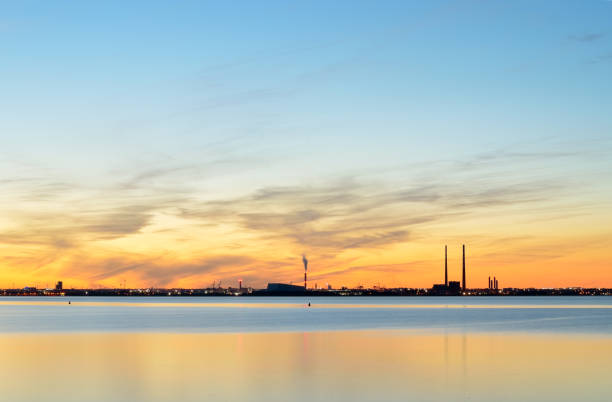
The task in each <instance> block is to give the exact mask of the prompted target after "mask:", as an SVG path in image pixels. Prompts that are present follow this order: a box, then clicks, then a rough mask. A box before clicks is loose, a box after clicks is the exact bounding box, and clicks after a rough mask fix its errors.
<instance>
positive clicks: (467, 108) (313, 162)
mask: <svg viewBox="0 0 612 402" xmlns="http://www.w3.org/2000/svg"><path fill="white" fill-rule="evenodd" d="M0 52H1V56H0V76H1V77H2V79H1V80H0V92H1V93H2V96H0V137H1V139H2V143H3V146H2V150H0V163H1V168H2V177H1V178H0V179H2V180H4V181H3V182H4V183H6V189H5V195H4V198H3V200H2V202H3V203H5V204H6V205H12V206H15V205H18V204H19V203H21V202H23V197H25V198H27V199H29V200H32V199H36V203H35V204H36V205H32V206H31V207H32V208H33V209H35V208H40V209H41V210H44V211H48V210H52V211H56V210H58V209H59V210H61V209H62V206H63V205H64V204H63V203H65V202H68V201H67V200H74V199H79V200H81V199H85V198H88V197H100V199H101V200H102V203H106V204H108V205H113V206H116V205H118V204H120V206H121V208H123V207H125V205H126V204H130V205H131V204H133V203H134V202H136V201H134V200H137V203H138V204H139V205H141V204H143V203H144V204H151V205H154V204H155V202H157V201H159V198H160V197H161V195H160V194H164V195H166V194H168V192H172V193H174V194H175V196H176V198H177V203H178V199H180V200H181V201H180V202H187V201H185V200H188V203H190V204H189V205H191V206H193V205H192V204H193V203H194V202H196V201H202V200H215V199H232V200H234V199H236V197H238V198H240V197H248V196H249V194H251V195H252V194H258V192H261V191H264V190H266V189H270V188H277V187H286V186H300V188H302V189H308V188H314V189H316V188H321V187H324V188H329V186H333V184H334V183H346V182H353V183H359V184H360V185H365V186H366V187H367V186H374V188H394V187H400V188H422V187H423V186H429V185H431V184H432V182H435V185H436V186H438V185H439V186H440V188H443V187H444V185H446V184H449V185H459V184H464V183H472V184H473V185H474V186H476V188H478V189H479V191H480V193H484V194H489V193H491V192H492V191H493V192H494V191H496V190H495V189H498V188H499V187H500V186H503V185H508V186H513V185H517V186H519V185H525V184H531V185H534V186H535V184H534V183H539V184H540V185H542V188H548V187H547V186H546V185H545V184H550V183H557V182H558V181H563V185H564V188H567V189H568V190H567V191H566V192H564V193H563V194H562V195H559V194H556V193H555V194H552V193H546V194H537V195H533V197H535V198H538V199H542V200H548V202H551V203H554V202H564V201H565V202H567V203H571V205H576V204H578V205H580V204H582V205H594V206H593V208H595V209H596V208H600V206H601V205H602V204H604V203H606V202H607V201H609V200H610V198H611V197H610V179H609V171H610V162H609V156H610V147H611V145H612V144H611V138H612V119H611V118H610V114H611V113H610V110H612V79H610V75H611V73H612V2H610V1H604V0H592V1H591V0H586V1H535V2H534V1H459V0H458V1H427V2H411V1H396V2H393V1H385V2H373V1H369V2H365V1H364V2H360V1H346V2H345V1H334V2H329V1H321V2H314V1H313V2H304V3H301V4H294V3H290V2H281V1H278V2H277V1H265V2H187V1H185V2H161V1H147V2H137V1H136V2H129V3H126V2H115V1H107V2H72V1H65V2H63V1H55V2H47V1H40V2H33V1H20V2H4V3H3V4H0ZM457 166H463V167H464V168H457ZM467 167H469V169H468V168H467ZM442 176H445V177H447V178H446V179H444V180H442V179H441V177H442ZM447 182H449V183H447ZM28 183H33V184H28ZM136 183H138V185H136ZM130 186H132V187H130ZM41 187H44V188H49V190H48V191H49V192H52V193H53V194H50V193H45V195H44V196H40V194H38V196H40V197H39V198H37V196H35V195H36V194H37V192H38V191H39V190H40V188H41ZM133 187H138V191H137V192H136V194H130V195H129V196H128V195H126V193H125V191H124V190H125V189H126V188H133ZM553 187H554V186H553ZM367 188H370V187H367ZM554 188H555V189H556V188H557V187H554ZM51 189H53V190H51ZM569 189H574V191H570V190H569ZM364 191H365V190H364ZM449 191H450V190H449ZM35 193H36V194H35ZM24 194H29V195H27V197H26V196H25V195H24ZM62 197H63V198H62ZM128 201H129V202H128ZM302 201H303V200H302ZM164 202H170V201H168V200H165V201H164ZM294 202H295V200H294ZM106 204H105V205H106ZM164 205H167V204H164ZM564 205H565V204H564ZM568 205H569V204H568ZM595 205H596V206H597V207H595ZM277 207H278V206H275V207H271V208H272V209H274V208H277ZM306 207H307V206H305V207H304V208H306ZM109 208H110V207H109ZM177 208H186V207H185V206H184V205H183V204H181V206H180V207H178V206H177ZM241 208H242V207H241ZM279 208H280V207H279ZM283 208H285V209H287V208H288V207H287V206H286V205H285V206H284V207H283ZM283 208H280V209H281V210H282V209H283ZM564 208H566V209H565V210H564V211H563V212H564V213H565V214H566V215H571V214H572V213H573V212H572V211H574V208H575V207H574V206H572V207H570V206H567V205H566V207H564ZM77 209H78V208H77ZM595 209H593V210H592V211H591V212H592V214H596V213H595V212H594V211H595ZM152 211H158V209H156V207H155V208H152ZM597 211H599V210H598V209H597ZM78 212H79V211H78V210H77V211H75V213H78ZM81 212H82V211H81ZM151 213H152V214H155V213H156V212H151ZM597 213H599V212H597ZM20 219H21V218H20ZM29 219H32V216H31V214H28V215H27V216H24V217H23V218H22V220H19V219H17V218H15V221H13V222H10V223H6V227H5V232H6V233H15V231H20V230H23V228H25V227H28V225H29V224H28V222H30V221H29ZM509 219H510V218H509ZM217 223H218V224H221V223H219V222H217ZM144 227H146V225H145V226H142V227H141V226H139V227H138V228H137V230H141V229H143V228H144ZM7 228H8V229H7ZM242 229H249V230H255V231H257V230H258V229H254V228H253V227H248V226H247V227H242ZM483 231H484V232H486V230H484V229H483ZM395 232H397V231H393V233H395ZM425 232H426V233H429V234H432V232H435V228H429V229H428V230H426V231H425ZM496 235H497V234H496ZM298 243H299V242H298ZM61 244H64V243H61ZM300 248H303V249H306V250H309V251H311V252H314V253H316V250H314V251H313V250H311V249H310V248H309V246H307V245H305V246H300V245H299V244H297V245H296V250H297V251H296V252H297V253H298V254H299V252H300V251H299V250H298V249H300Z"/></svg>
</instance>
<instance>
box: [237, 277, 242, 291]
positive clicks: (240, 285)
mask: <svg viewBox="0 0 612 402" xmlns="http://www.w3.org/2000/svg"><path fill="white" fill-rule="evenodd" d="M238 284H239V285H238V287H239V288H240V290H242V279H239V280H238Z"/></svg>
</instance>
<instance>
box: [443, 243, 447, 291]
mask: <svg viewBox="0 0 612 402" xmlns="http://www.w3.org/2000/svg"><path fill="white" fill-rule="evenodd" d="M447 248H448V246H444V286H447V287H448V253H447Z"/></svg>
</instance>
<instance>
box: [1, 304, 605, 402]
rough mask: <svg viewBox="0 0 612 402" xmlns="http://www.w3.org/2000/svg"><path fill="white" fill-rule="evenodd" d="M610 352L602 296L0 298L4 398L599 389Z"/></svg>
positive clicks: (557, 394) (291, 397)
mask: <svg viewBox="0 0 612 402" xmlns="http://www.w3.org/2000/svg"><path fill="white" fill-rule="evenodd" d="M69 300H70V302H71V303H70V304H68V301H69ZM308 302H310V303H311V306H310V307H308V306H307V304H308ZM610 361H612V298H609V297H508V298H505V297H474V298H470V297H461V298H458V297H450V298H445V297H402V298H397V297H380V298H373V297H369V298H359V297H351V298H348V297H346V298H345V297H342V298H340V297H338V298H322V297H317V298H310V299H309V298H304V297H288V298H264V297H256V298H246V297H240V298H221V297H210V298H170V297H162V298H127V297H126V298H119V297H113V298H100V297H96V298H91V297H90V298H88V297H72V298H66V297H59V298H41V297H38V298H25V297H19V298H0V378H2V381H1V382H0V400H7V401H35V400H36V401H40V400H45V401H56V400H57V401H140V400H142V401H173V400H177V401H202V400H211V401H214V400H227V401H238V400H241V401H312V400H317V401H335V400H338V401H358V400H364V401H400V400H402V401H405V400H413V401H442V400H444V401H449V400H462V401H464V400H465V401H468V400H469V401H485V400H486V401H488V400H500V401H548V400H550V401H553V400H554V401H560V400H561V401H570V400H576V399H584V400H590V401H610V400H612V386H611V385H610V378H612V368H611V367H610Z"/></svg>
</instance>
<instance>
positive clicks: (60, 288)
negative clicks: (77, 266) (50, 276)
mask: <svg viewBox="0 0 612 402" xmlns="http://www.w3.org/2000/svg"><path fill="white" fill-rule="evenodd" d="M63 288H64V283H63V282H62V281H57V283H56V284H55V290H62V289H63Z"/></svg>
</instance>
